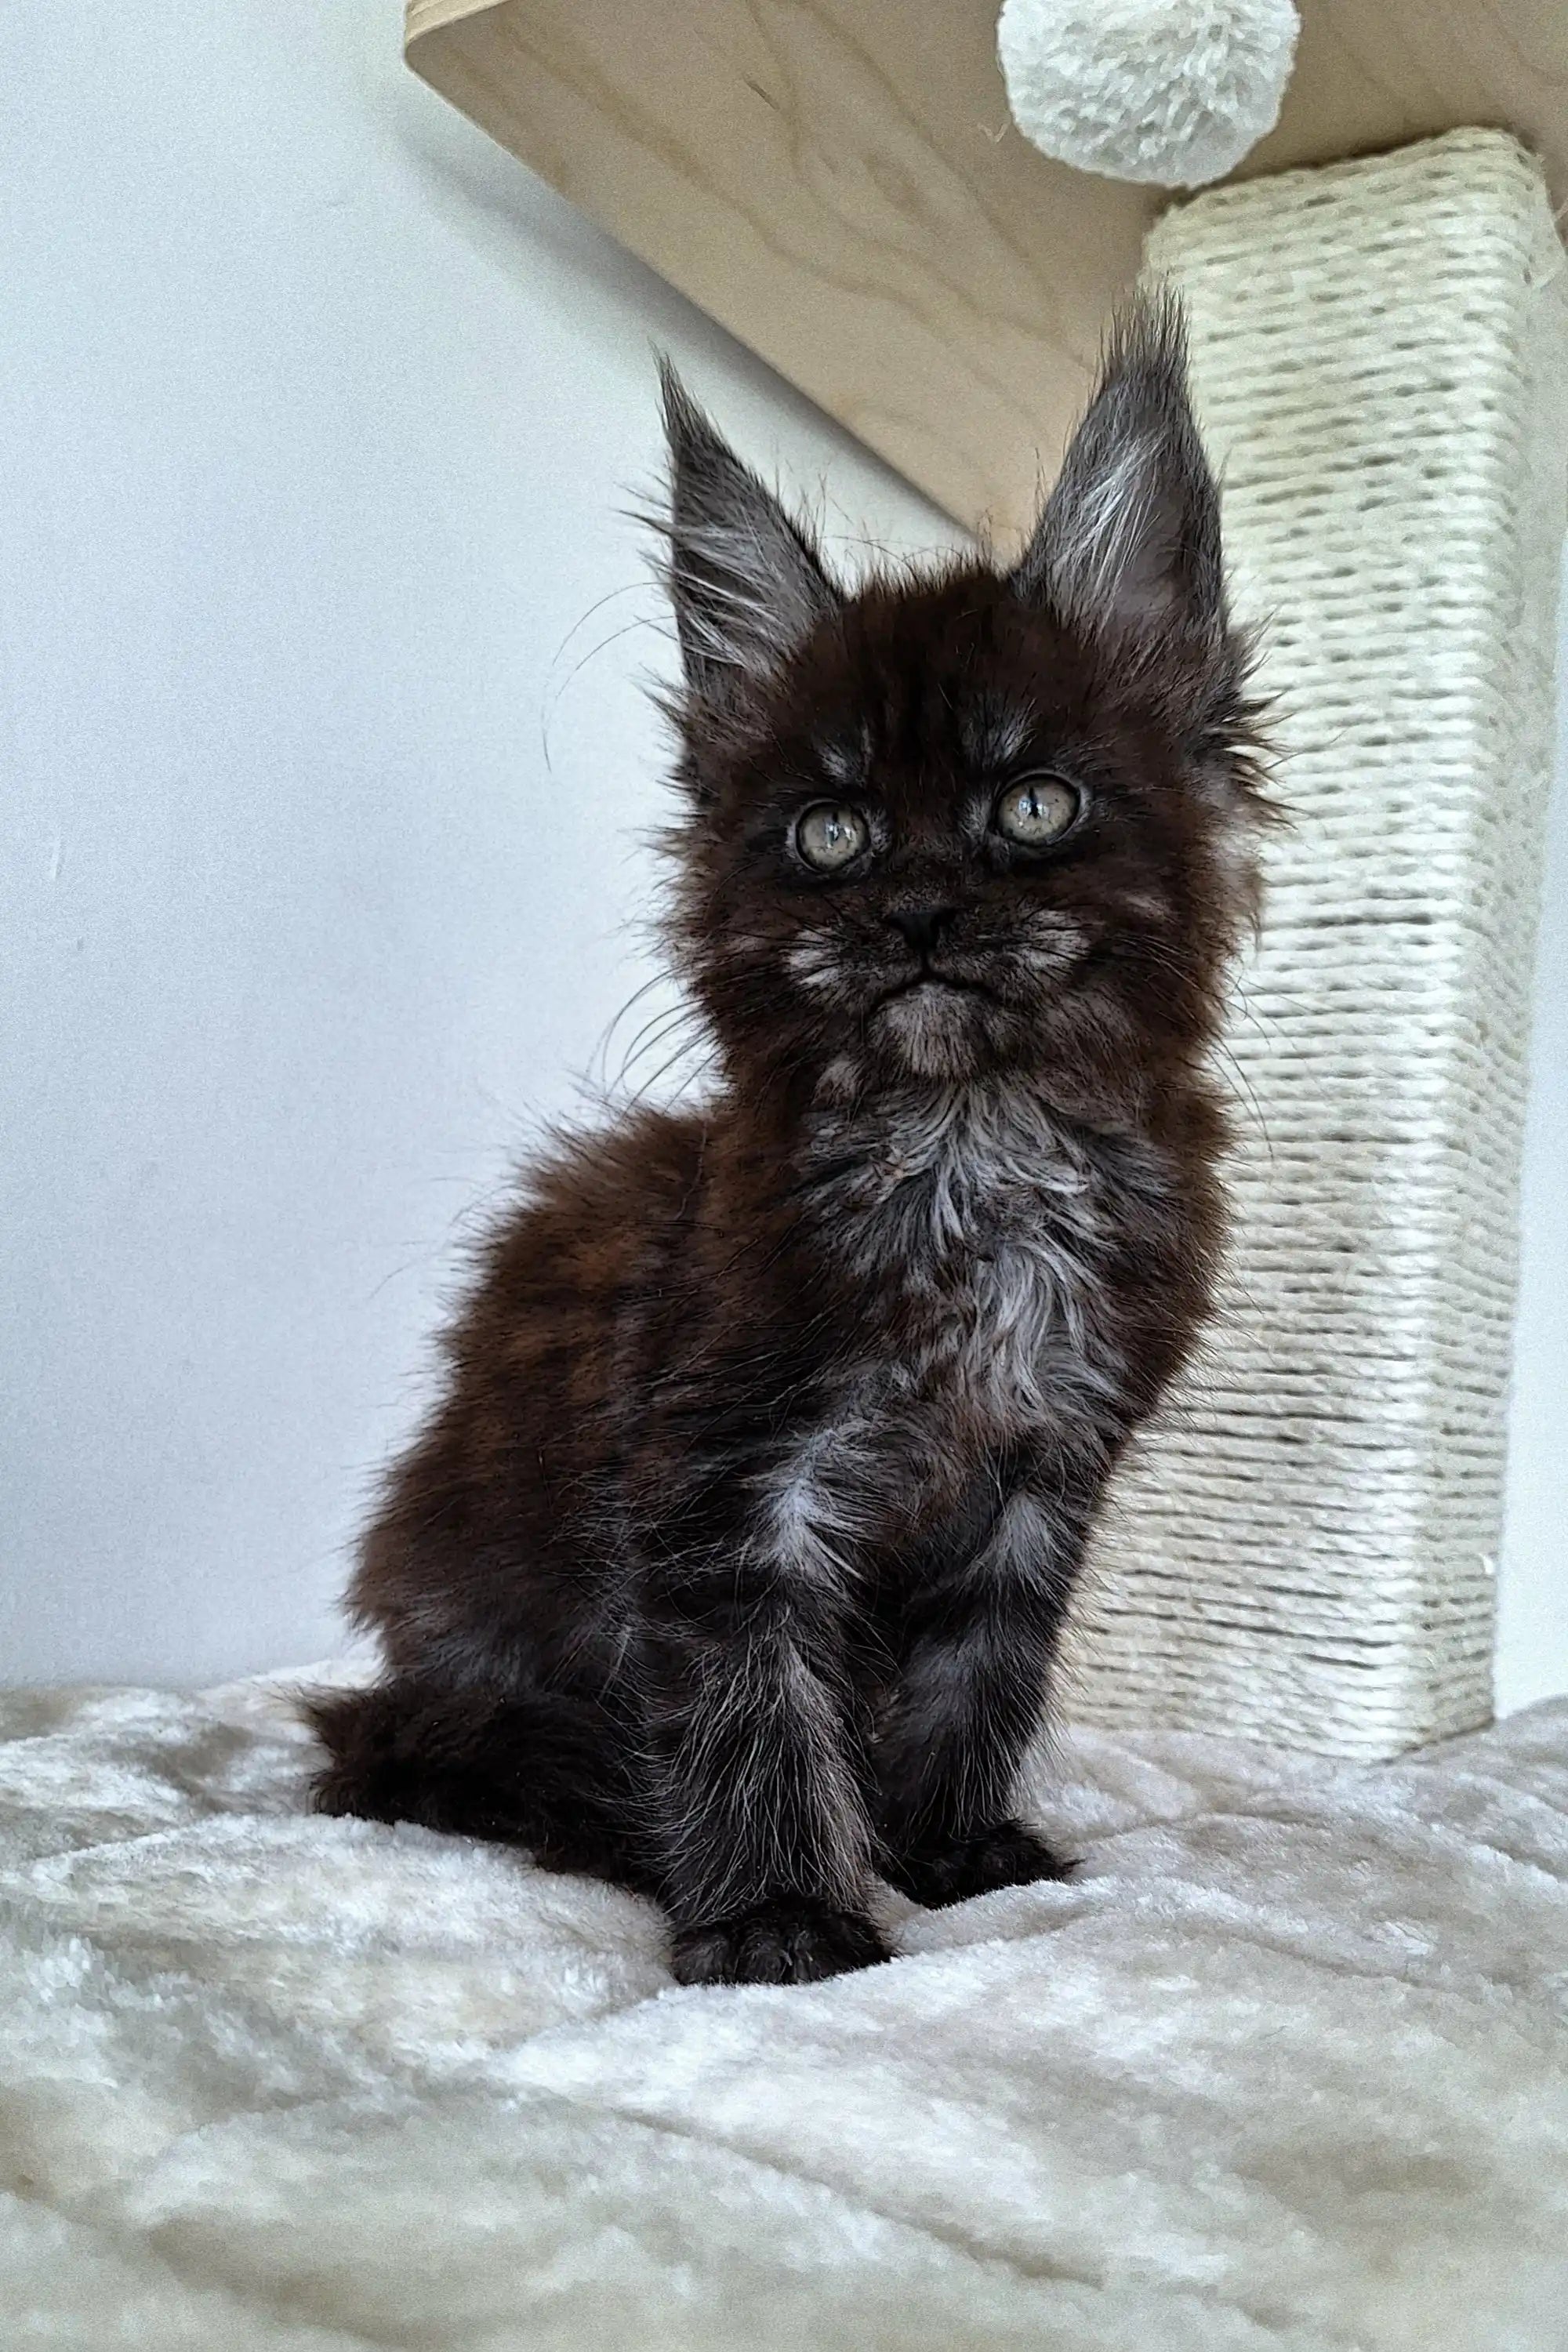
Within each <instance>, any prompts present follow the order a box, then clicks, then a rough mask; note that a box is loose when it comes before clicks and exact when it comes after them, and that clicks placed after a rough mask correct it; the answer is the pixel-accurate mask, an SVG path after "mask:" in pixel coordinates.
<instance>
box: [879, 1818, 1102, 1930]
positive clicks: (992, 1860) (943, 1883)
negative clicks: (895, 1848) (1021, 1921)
mask: <svg viewBox="0 0 1568 2352" xmlns="http://www.w3.org/2000/svg"><path fill="white" fill-rule="evenodd" d="M884 1867H885V1869H886V1871H887V1874H888V1876H889V1880H890V1881H891V1882H892V1884H893V1885H895V1886H896V1887H897V1888H898V1890H899V1892H900V1895H909V1896H910V1897H911V1899H912V1900H913V1901H914V1902H916V1903H923V1904H924V1905H925V1906H926V1907H927V1909H928V1910H931V1911H937V1910H940V1909H941V1908H942V1905H943V1904H945V1903H964V1902H967V1901H968V1899H969V1897H970V1896H971V1895H989V1894H990V1893H991V1891H992V1889H993V1887H996V1886H1029V1885H1033V1884H1034V1882H1035V1880H1036V1879H1037V1878H1070V1877H1071V1875H1072V1874H1073V1872H1074V1871H1075V1870H1076V1869H1077V1867H1078V1864H1076V1863H1074V1862H1071V1861H1068V1860H1066V1859H1064V1857H1063V1856H1062V1855H1060V1854H1057V1853H1052V1851H1051V1849H1050V1847H1049V1846H1048V1845H1047V1843H1046V1842H1045V1840H1044V1838H1038V1837H1037V1836H1036V1835H1035V1832H1034V1831H1033V1830H1026V1828H1025V1827H1024V1824H1023V1822H994V1824H993V1826H992V1827H991V1828H990V1829H987V1830H982V1831H980V1832H978V1833H977V1835H975V1836H973V1837H967V1838H955V1839H953V1840H952V1841H951V1842H950V1843H947V1844H946V1845H941V1846H930V1847H924V1848H921V1849H918V1850H916V1851H914V1852H912V1853H900V1854H895V1855H892V1856H890V1857H889V1859H888V1861H887V1863H886V1864H884Z"/></svg>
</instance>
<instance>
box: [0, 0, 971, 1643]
mask: <svg viewBox="0 0 1568 2352" xmlns="http://www.w3.org/2000/svg"><path fill="white" fill-rule="evenodd" d="M400 16H401V11H400V8H399V6H398V5H397V0H375V5H373V6H366V5H363V0H330V5H323V0H229V5H226V6H225V7H222V8H213V7H211V6H210V5H205V0H159V5H157V6H156V7H144V8H136V9H131V10H128V9H126V8H124V7H123V6H122V5H118V0H85V5H77V6H75V7H71V8H53V7H47V8H37V9H32V10H25V11H17V12H16V14H15V16H13V17H12V18H11V19H10V20H9V22H8V25H7V41H6V58H5V76H4V78H3V88H0V118H3V119H0V173H4V175H5V182H6V185H5V191H4V195H3V197H0V215H3V217H4V224H5V226H4V228H3V229H0V238H3V245H0V285H3V286H4V289H5V293H4V311H5V327H4V330H3V331H4V334H5V344H6V358H5V369H4V373H5V391H4V394H3V395H0V397H3V401H4V410H3V414H0V474H3V477H4V478H3V479H0V600H3V603H0V679H3V681H4V682H3V684H0V698H3V726H4V735H3V737H0V741H3V745H4V750H3V751H0V758H3V759H4V761H5V767H6V769H7V770H8V771H9V781H8V782H7V784H6V786H5V791H4V816H3V820H0V822H3V824H4V845H3V849H0V869H3V870H0V894H3V896H0V933H3V936H4V947H3V948H0V954H3V955H4V958H5V982H4V987H5V1006H4V1010H3V1011H0V1028H3V1037H0V1053H3V1055H4V1056H5V1071H4V1076H3V1079H0V1084H3V1086H4V1100H5V1106H6V1110H5V1146H4V1149H3V1153H0V1157H3V1159H4V1163H5V1172H4V1176H3V1179H0V1182H3V1185H4V1193H3V1200H4V1212H3V1217H0V1253H3V1272H0V1295H3V1297H4V1300H5V1318H6V1328H7V1339H6V1352H7V1357H8V1364H7V1382H6V1403H5V1425H4V1431H3V1435H0V1489H3V1491H4V1494H5V1513H4V1524H3V1528H0V1545H3V1547H4V1550H3V1556H0V1678H5V1679H25V1678H29V1677H43V1676H101V1677H116V1678H129V1677H137V1676H164V1677H171V1678H176V1679H198V1678H201V1677H205V1676H212V1675H223V1674H226V1673H229V1672H232V1671H238V1670H244V1669H247V1668H251V1667H259V1666H263V1665H267V1664H279V1663H282V1662H289V1663H294V1662H298V1661H300V1660H303V1659H307V1658H309V1657H310V1656H311V1655H312V1654H321V1653H323V1652H324V1651H325V1650H326V1649H327V1648H328V1647H329V1646H330V1645H331V1644H332V1643H334V1642H335V1641H336V1640H337V1639H338V1628H337V1625H336V1621H335V1618H334V1615H333V1600H334V1596H335V1594H336V1593H337V1591H338V1590H339V1589H340V1587H341V1585H342V1580H343V1576H344V1551H345V1545H346V1543H347V1540H348V1539H349V1538H350V1537H351V1535H352V1533H353V1528H354V1527H355V1524H356V1522H357V1520H358V1519H359V1517H360V1516H361V1514H362V1511H363V1498H364V1495H365V1491H366V1486H367V1482H368V1478H369V1475H370V1473H371V1471H372V1470H373V1468H374V1465H376V1464H377V1463H378V1462H379V1461H380V1460H381V1459H382V1458H383V1457H384V1454H385V1453H386V1452H387V1450H388V1448H389V1447H390V1445H391V1444H392V1443H393V1441H394V1438H395V1435H396V1433H398V1432H399V1431H400V1430H401V1429H402V1427H403V1426H404V1425H405V1422H406V1420H407V1418H408V1415H409V1413H410V1412H411V1410H412V1408H413V1406H414V1403H415V1402H416V1393H417V1389H418V1368H420V1367H421V1366H423V1364H424V1363H425V1362H426V1358H427V1349H426V1335H427V1333H428V1330H429V1328H430V1326H431V1324H432V1322H433V1320H434V1319H435V1317H436V1314H437V1304H438V1300H439V1298H440V1297H441V1295H442V1292H443V1288H444V1286H446V1285H447V1283H448V1282H449V1280H450V1277H451V1275H452V1272H453V1265H454V1238H455V1234H456V1233H457V1229H458V1223H459V1220H460V1219H461V1216H462V1213H463V1212H464V1211H465V1210H466V1209H468V1208H470V1207H471V1205H472V1204H473V1203H474V1202H475V1201H476V1200H477V1199H482V1198H483V1197H484V1196H485V1194H486V1192H488V1191H490V1190H493V1188H494V1187H495V1185H496V1184H497V1182H498V1181H499V1179H500V1173H501V1171H502V1170H503V1167H504V1165H505V1162H506V1160H507V1157H508V1154H509V1153H510V1152H511V1151H512V1150H515V1149H516V1148H517V1147H518V1146H519V1145H520V1143H521V1141H522V1139H524V1138H525V1137H526V1135H527V1134H528V1132H529V1130H530V1129H531V1126H532V1125H533V1123H534V1121H535V1120H536V1119H537V1118H539V1117H540V1116H541V1115H542V1114H543V1113H546V1112H550V1111H552V1110H557V1109H561V1108H566V1107H568V1106H569V1105H570V1103H571V1101H572V1100H573V1091H572V1074H573V1073H581V1072H583V1071H584V1070H585V1069H587V1068H588V1066H590V1064H591V1063H592V1062H593V1061H594V1059H595V1050H596V1048H597V1045H598V1044H599V1041H600V1039H601V1036H602V1034H603V1032H604V1030H605V1026H606V1024H608V1023H609V1022H610V1020H611V1019H612V1017H613V1015H614V1014H615V1013H616V1009H617V1007H618V1006H619V1005H621V1004H622V1003H623V1002H624V1001H625V999H626V996H627V995H628V994H629V993H630V992H631V991H632V990H633V989H634V988H635V987H636V986H637V982H638V981H639V980H640V979H641V978H642V977H643V972H642V970H641V969H640V968H639V967H638V964H637V950H636V943H635V942H628V941H627V940H626V938H625V936H624V932H625V928H626V923H627V921H628V919H630V918H631V917H632V916H633V915H634V913H635V912H636V910H637V909H638V908H640V907H641V906H642V904H643V903H644V898H645V886H646V876H647V862H646V860H645V858H644V857H643V856H642V855H641V853H640V851H639V849H638V846H637V833H638V829H639V828H640V827H644V826H646V825H647V824H649V823H650V822H651V821H652V820H653V819H654V818H655V816H656V815H657V814H658V805H659V794H658V784H657V777H658V767H659V760H660V743H659V738H658V729H657V727H656V725H655V722H654V720H653V719H652V716H651V714H650V712H649V710H648V709H647V707H646V705H645V703H644V701H643V699H642V698H641V696H640V694H639V691H638V688H637V672H638V670H639V669H644V668H647V667H658V666H661V665H663V664H664V663H665V662H666V661H667V660H668V648H667V646H666V644H665V641H664V638H663V636H662V635H660V634H659V633H658V630H656V629H655V628H652V627H650V626H648V625H647V621H648V616H649V615H652V614H658V612H659V604H658V598H657V596H655V595H653V594H651V593H649V591H648V589H647V583H646V578H645V572H644V562H643V548H642V542H641V540H640V537H639V534H638V533H637V531H636V530H635V529H634V528H633V526H632V525H631V524H630V523H629V522H628V521H627V520H626V518H625V516H624V514H623V512H622V511H621V510H622V509H624V508H625V507H626V503H627V501H628V499H630V498H631V497H633V496H634V495H636V494H637V493H638V492H644V493H646V492H647V491H648V490H649V489H650V488H653V486H654V484H655V482H656V480H657V463H658V433H657V424H656V410H655V399H654V370H653V356H652V344H653V342H654V341H658V342H659V343H661V344H664V345H666V346H668V348H669V349H671V350H672V351H673V352H674V353H675V355H676V357H677V359H678V361H679V362H680V363H682V364H683V365H684V366H686V367H687V369H688V372H689V376H690V380H691V382H692V383H693V385H694V387H695V388H696V389H697V390H698V391H699V393H700V394H703V395H704V396H707V397H709V398H710V399H711V401H712V402H713V404H715V406H716V407H717V408H719V409H720V410H721V412H722V415H723V417H724V420H725V423H726V425H728V426H729V427H731V429H732V430H733V432H734V434H735V436H736V438H737V439H738V440H739V441H740V442H741V443H742V446H744V447H746V448H747V450H748V452H749V453H750V454H752V455H753V456H755V457H758V458H760V459H762V460H763V461H765V462H767V463H768V464H770V465H771V464H772V462H773V455H774V453H775V450H776V451H777V452H779V453H782V455H783V457H784V459H785V461H786V464H787V470H788V473H789V474H790V475H791V476H792V477H793V478H795V479H796V480H797V481H801V482H804V485H805V488H806V489H807V490H808V491H810V490H812V489H814V488H820V487H821V478H822V476H823V474H824V471H825V470H830V472H831V481H832V486H833V488H834V489H835V490H836V491H837V494H838V496H839V498H840V499H842V500H843V501H844V503H845V504H846V506H847V509H849V510H850V511H851V513H854V514H858V513H859V512H860V510H862V509H864V510H867V511H868V513H869V515H870V517H871V519H872V522H873V525H874V527H875V528H877V529H879V530H882V531H884V532H886V533H887V534H888V535H889V538H890V539H891V540H892V541H894V542H895V543H903V544H918V543H922V542H924V541H927V540H929V539H930V538H931V537H932V536H941V535H942V534H944V532H945V530H946V526H944V525H943V524H942V522H941V521H940V520H938V519H937V518H936V517H935V515H934V514H933V513H932V512H931V510H930V509H927V508H925V507H924V505H923V504H922V502H921V501H920V500H919V499H916V498H915V497H914V496H913V494H912V493H910V491H909V490H907V489H906V488H903V487H902V486H901V485H900V484H898V483H897V482H896V481H895V480H894V479H893V478H892V477H891V476H890V475H889V474H887V473H886V472H885V471H884V470H883V469H882V468H881V467H879V466H877V465H876V464H875V463H874V461H872V460H871V459H869V458H868V457H866V456H864V455H863V454H862V453H860V452H859V451H858V450H856V449H854V448H853V446H852V445H850V444H849V443H848V442H847V439H846V438H845V436H842V435H840V434H838V433H837V431H836V430H835V429H834V428H832V427H831V426H830V425H827V424H826V421H825V420H823V419H822V418H821V417H820V416H818V415H816V412H814V411H812V410H811V409H810V408H808V406H807V405H806V404H805V403H804V402H802V401H800V400H798V399H797V398H795V396H794V395H793V394H789V393H788V392H787V391H786V390H785V389H784V387H783V386H781V385H780V384H779V383H777V382H776V381H775V380H774V379H773V378H772V377H771V376H770V375H769V374H768V373H767V372H766V371H765V370H764V369H763V368H762V367H760V366H759V365H758V364H757V363H755V362H752V360H750V359H749V358H748V357H747V356H746V355H745V354H744V353H742V352H740V351H739V350H738V349H737V348H736V347H735V346H733V345H732V344H731V343H730V342H729V341H727V339H726V338H725V337H723V336H722V335H721V334H720V333H719V332H718V331H717V330H716V329H714V328H712V327H711V326H710V325H709V324H708V323H707V322H706V321H704V320H701V319H700V317H699V316H698V315H697V314H696V313H695V312H694V311H692V310H690V309H689V306H687V305H686V304H684V303H682V302H681V301H680V300H679V299H678V298H677V297H675V296H674V295H672V294H670V293H669V292H668V289H665V288H663V287H662V286H661V285H660V284H659V283H658V281H657V280H656V279H655V278H652V277H651V276H650V274H649V273H647V271H645V270H643V269H642V268H639V267H638V266H637V264H636V263H634V262H632V261H630V260H629V259H628V258H627V257H626V256H624V255H623V254H621V253H619V252H618V251H617V250H616V249H615V248H614V247H611V246H610V245H609V244H608V243H607V241H606V240H605V239H604V238H602V237H600V236H597V235H596V234H595V233H594V232H593V231H592V230H591V229H589V228H588V227H586V226H584V224H583V223H582V222H581V221H580V220H578V219H577V218H576V217H575V216H574V215H573V213H572V212H571V211H570V209H569V208H568V207H567V206H565V205H563V204H562V203H560V202H559V201H558V200H557V199H556V198H554V197H553V196H552V195H551V194H549V192H548V191H546V190H544V189H542V187H540V186H539V185H538V184H535V183H534V182H533V181H531V179H530V177H529V175H528V174H527V173H524V172H522V171H521V169H520V168H519V167H518V166H517V165H515V164H513V163H510V161H509V159H508V158H507V157H505V156H504V155H502V154H501V153H500V151H499V150H497V149H496V148H494V147H493V146H491V145H490V143H489V142H488V141H486V140H485V139H483V138H481V137H480V135H479V133H478V132H477V131H472V130H471V129H470V128H469V126H468V125H467V124H466V123H464V122H463V121H460V119H459V118H458V116H456V115H455V114H453V113H451V112H450V111H449V110H447V108H446V107H444V106H443V105H442V104H441V103H440V102H439V101H438V100H437V99H435V98H434V97H432V96H431V95H430V94H429V93H428V92H427V91H426V90H424V89H422V88H421V87H420V85H418V84H417V83H416V81H415V80H414V79H413V77H412V76H411V75H409V74H408V73H407V72H406V71H405V69H404V68H403V67H402V65H401V63H400V61H399V55H398V48H399V24H400ZM643 1009H644V1010H645V1011H646V1009H647V1008H646V1006H645V1007H644V1008H643ZM635 1027H636V1023H635V1022H634V1023H633V1024H630V1025H629V1026H628V1027H627V1028H626V1030H625V1031H624V1032H623V1033H622V1034H621V1036H620V1037H619V1038H618V1039H617V1040H616V1052H615V1053H613V1055H612V1061H611V1067H612V1071H613V1069H614V1067H615V1064H616V1060H617V1059H618V1052H619V1049H620V1048H622V1047H624V1045H625V1044H626V1042H627V1041H628V1040H629V1038H630V1036H631V1035H632V1034H633V1032H634V1030H635ZM655 1066H656V1065H655V1064H654V1063H652V1062H648V1063H645V1065H644V1071H645V1072H646V1073H647V1074H651V1072H652V1070H653V1068H654V1067H655Z"/></svg>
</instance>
